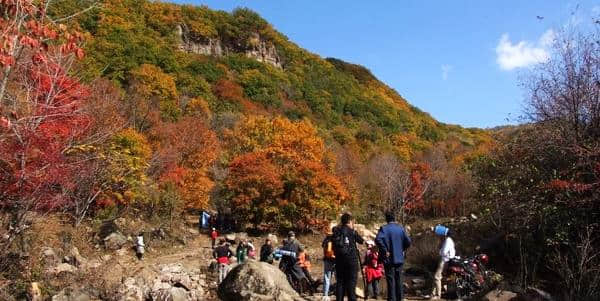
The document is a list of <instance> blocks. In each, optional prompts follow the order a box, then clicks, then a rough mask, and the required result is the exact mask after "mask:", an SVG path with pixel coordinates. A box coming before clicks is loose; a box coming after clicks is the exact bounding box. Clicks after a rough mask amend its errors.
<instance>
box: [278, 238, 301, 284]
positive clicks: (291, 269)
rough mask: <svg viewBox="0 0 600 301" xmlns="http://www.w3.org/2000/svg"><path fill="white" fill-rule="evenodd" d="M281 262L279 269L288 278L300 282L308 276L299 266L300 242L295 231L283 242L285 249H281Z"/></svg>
mask: <svg viewBox="0 0 600 301" xmlns="http://www.w3.org/2000/svg"><path fill="white" fill-rule="evenodd" d="M279 253H281V255H282V256H281V260H280V261H279V269H280V270H282V271H283V273H284V274H285V275H286V277H288V280H289V279H290V278H289V277H292V278H293V279H295V280H300V279H302V278H303V277H305V276H306V275H304V272H303V271H302V268H301V267H300V265H299V264H298V254H299V253H300V242H299V241H298V240H297V239H296V234H295V233H294V231H290V232H288V237H287V238H286V239H285V240H284V242H283V247H281V249H279ZM290 283H291V282H290Z"/></svg>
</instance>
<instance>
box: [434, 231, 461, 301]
mask: <svg viewBox="0 0 600 301" xmlns="http://www.w3.org/2000/svg"><path fill="white" fill-rule="evenodd" d="M434 231H435V234H436V235H438V236H439V237H440V261H439V263H438V267H437V270H436V271H435V274H434V276H433V279H434V283H435V285H434V286H433V292H432V293H431V298H432V299H440V298H441V297H442V272H443V271H444V269H445V268H446V266H447V265H448V261H450V259H452V258H454V257H455V256H456V249H455V248H454V240H453V239H452V232H451V231H450V229H448V228H446V227H444V226H442V225H437V226H435V228H434Z"/></svg>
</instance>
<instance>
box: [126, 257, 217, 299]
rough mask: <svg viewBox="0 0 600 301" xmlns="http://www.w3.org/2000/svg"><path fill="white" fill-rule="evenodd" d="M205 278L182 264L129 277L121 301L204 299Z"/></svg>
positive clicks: (160, 267) (165, 266)
mask: <svg viewBox="0 0 600 301" xmlns="http://www.w3.org/2000/svg"><path fill="white" fill-rule="evenodd" d="M206 285H207V284H206V276H205V275H204V274H202V273H201V272H200V270H195V269H186V268H184V267H183V265H181V264H167V265H162V266H159V269H158V273H157V274H154V273H140V276H138V277H135V278H134V277H129V278H126V279H125V280H124V281H123V283H122V285H121V286H120V288H119V290H118V295H119V296H121V297H120V299H119V300H121V301H143V300H148V299H150V300H157V301H176V300H182V301H183V300H191V301H195V300H204V299H205V295H206V290H207V288H206Z"/></svg>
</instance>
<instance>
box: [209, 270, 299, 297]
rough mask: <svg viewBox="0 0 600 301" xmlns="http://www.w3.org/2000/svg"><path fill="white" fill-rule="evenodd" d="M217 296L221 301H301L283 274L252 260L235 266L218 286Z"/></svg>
mask: <svg viewBox="0 0 600 301" xmlns="http://www.w3.org/2000/svg"><path fill="white" fill-rule="evenodd" d="M218 295H219V298H220V299H221V300H223V301H257V300H281V301H299V300H302V298H301V297H300V296H299V295H298V293H297V292H296V291H294V289H292V287H291V286H290V284H289V283H288V282H287V279H286V277H285V275H284V274H283V272H281V271H280V270H279V269H278V268H276V267H275V266H273V265H270V264H268V263H264V262H258V261H252V260H250V261H248V262H246V263H244V264H241V265H237V266H236V267H235V268H233V270H231V271H230V272H229V274H227V277H226V278H225V280H223V282H221V284H220V285H219V289H218Z"/></svg>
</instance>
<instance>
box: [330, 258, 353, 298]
mask: <svg viewBox="0 0 600 301" xmlns="http://www.w3.org/2000/svg"><path fill="white" fill-rule="evenodd" d="M357 276H358V260H357V259H354V260H351V262H347V261H344V262H340V261H338V262H336V265H335V277H336V278H337V286H336V292H335V300H337V301H341V300H344V295H345V296H347V297H348V300H350V301H356V279H357Z"/></svg>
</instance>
